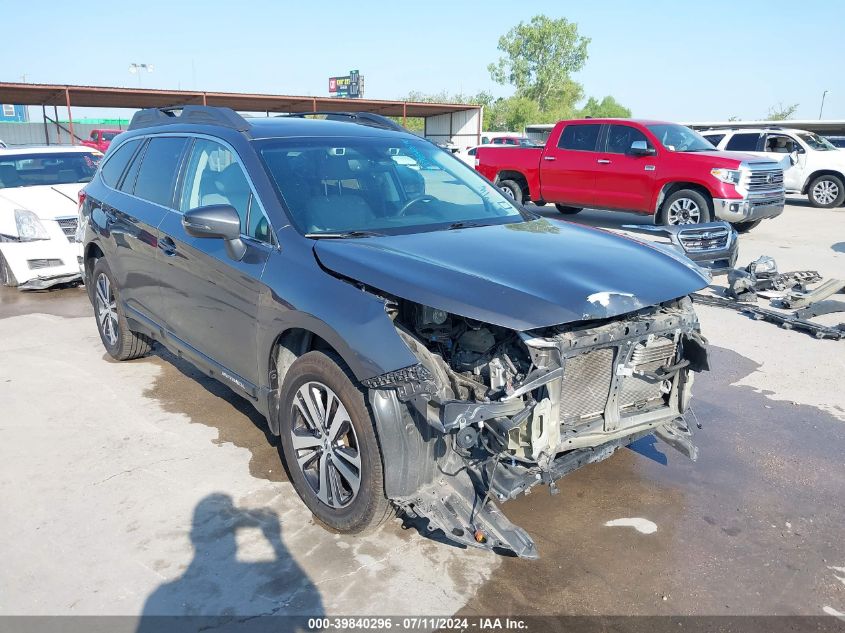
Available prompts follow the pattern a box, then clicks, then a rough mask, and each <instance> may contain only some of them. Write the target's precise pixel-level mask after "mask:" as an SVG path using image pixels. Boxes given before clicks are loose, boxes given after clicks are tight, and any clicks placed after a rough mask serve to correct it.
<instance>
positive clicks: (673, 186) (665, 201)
mask: <svg viewBox="0 0 845 633" xmlns="http://www.w3.org/2000/svg"><path fill="white" fill-rule="evenodd" d="M475 168H476V169H477V170H478V171H479V172H480V173H481V174H482V175H484V176H486V177H487V178H488V179H489V180H491V181H493V182H494V183H496V184H497V185H498V186H499V187H501V188H502V189H503V190H504V191H505V193H507V194H508V195H511V196H512V197H513V198H514V200H516V202H517V203H520V204H522V203H525V202H528V201H533V202H535V203H536V204H539V205H543V204H546V203H547V202H552V203H554V204H555V206H556V207H557V209H558V211H560V212H561V213H563V214H571V213H577V212H578V211H580V210H581V209H583V208H585V207H590V208H600V209H613V210H619V211H633V212H636V213H642V214H646V215H651V216H653V217H654V221H655V222H656V223H659V224H670V225H677V224H697V223H701V222H709V221H712V220H714V219H720V220H725V221H727V222H731V223H732V224H733V225H734V227H735V228H736V229H737V230H739V231H747V230H750V229H751V228H753V227H755V226H757V224H759V223H760V221H761V220H762V219H764V218H771V217H775V216H777V215H780V213H781V212H782V211H783V205H784V188H783V170H782V169H781V167H780V165H779V164H778V163H775V162H772V161H770V160H767V159H762V158H759V157H756V156H751V155H748V154H741V153H737V152H720V151H718V150H716V149H715V148H714V147H713V145H711V144H710V142H709V141H707V140H705V139H704V138H702V137H701V136H699V135H698V134H697V133H696V132H694V131H692V130H691V129H689V128H687V127H684V126H683V125H678V124H676V123H666V122H662V121H636V120H630V119H581V120H573V121H560V122H559V123H557V125H555V127H554V129H553V130H552V133H551V135H550V136H549V139H548V141H546V146H545V147H543V148H536V149H535V148H520V147H507V148H504V147H498V148H497V147H492V146H490V145H485V146H483V147H479V148H478V151H477V152H476V157H475Z"/></svg>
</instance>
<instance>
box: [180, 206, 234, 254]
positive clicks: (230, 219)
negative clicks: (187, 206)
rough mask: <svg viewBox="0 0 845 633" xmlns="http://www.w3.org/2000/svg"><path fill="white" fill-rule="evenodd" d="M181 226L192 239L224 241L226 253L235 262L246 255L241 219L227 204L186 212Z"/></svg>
mask: <svg viewBox="0 0 845 633" xmlns="http://www.w3.org/2000/svg"><path fill="white" fill-rule="evenodd" d="M182 226H183V227H184V229H185V232H186V233H187V234H188V235H191V236H193V237H217V238H222V239H223V240H225V243H226V253H227V254H228V255H229V257H231V258H232V259H234V260H235V261H240V260H241V259H243V256H244V255H245V254H246V244H244V242H243V240H242V239H241V217H240V216H239V215H238V212H237V211H235V208H234V207H233V206H231V205H228V204H212V205H209V206H206V207H197V208H196V209H191V210H190V211H186V212H185V214H184V215H183V216H182Z"/></svg>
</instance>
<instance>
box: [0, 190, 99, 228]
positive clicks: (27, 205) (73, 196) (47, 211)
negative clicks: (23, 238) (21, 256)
mask: <svg viewBox="0 0 845 633" xmlns="http://www.w3.org/2000/svg"><path fill="white" fill-rule="evenodd" d="M84 186H85V183H67V184H62V185H36V186H32V187H7V188H5V189H0V202H7V203H10V204H11V205H12V207H13V208H15V209H28V210H29V211H32V212H33V213H34V214H35V215H37V216H38V217H39V218H41V219H42V220H53V219H55V218H66V217H68V216H71V215H73V216H75V215H76V214H77V210H78V208H79V198H78V196H79V191H80V189H82V188H83V187H84Z"/></svg>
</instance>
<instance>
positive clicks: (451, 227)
mask: <svg viewBox="0 0 845 633" xmlns="http://www.w3.org/2000/svg"><path fill="white" fill-rule="evenodd" d="M476 226H489V224H485V223H484V222H469V221H466V220H464V221H461V222H452V224H450V225H449V226H447V227H446V230H447V231H454V230H455V229H471V228H474V227H476Z"/></svg>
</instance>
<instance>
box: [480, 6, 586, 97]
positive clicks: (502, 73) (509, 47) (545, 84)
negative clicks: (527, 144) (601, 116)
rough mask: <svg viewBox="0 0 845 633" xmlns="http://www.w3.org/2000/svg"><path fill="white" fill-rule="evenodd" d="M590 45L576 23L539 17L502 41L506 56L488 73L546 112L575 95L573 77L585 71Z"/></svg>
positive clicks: (562, 19) (502, 48)
mask: <svg viewBox="0 0 845 633" xmlns="http://www.w3.org/2000/svg"><path fill="white" fill-rule="evenodd" d="M589 43H590V39H589V38H587V37H582V36H580V35H579V34H578V25H577V24H575V23H574V22H569V21H568V20H567V19H566V18H559V19H557V20H553V19H551V18H549V17H547V16H545V15H535V16H534V17H533V18H531V21H530V22H529V23H528V24H525V23H524V22H520V23H519V24H518V25H517V26H515V27H513V28H512V29H511V30H510V31H508V32H507V33H506V34H505V35H503V36H502V37H500V38H499V46H498V48H499V50H500V51H501V52H502V53H504V55H503V56H502V57H500V58H499V60H498V62H496V63H494V64H490V65H489V66H488V67H487V69H488V70H489V71H490V76H491V77H492V78H493V80H494V81H496V82H497V83H500V84H511V85H513V86H514V87H515V88H516V94H517V96H518V97H524V98H527V99H531V100H532V101H535V102H536V103H537V105H538V106H539V107H540V109H541V110H546V109H548V108H549V107H550V106H551V105H552V104H553V103H554V102H555V101H556V100H558V99H560V98H561V97H562V96H566V95H567V94H569V93H570V92H571V87H569V86H568V84H570V83H572V81H571V79H570V75H571V74H572V73H575V72H578V71H579V70H581V69H582V68H583V67H584V63H585V62H586V61H587V45H588V44H589ZM568 105H572V104H571V103H570V104H568Z"/></svg>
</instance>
